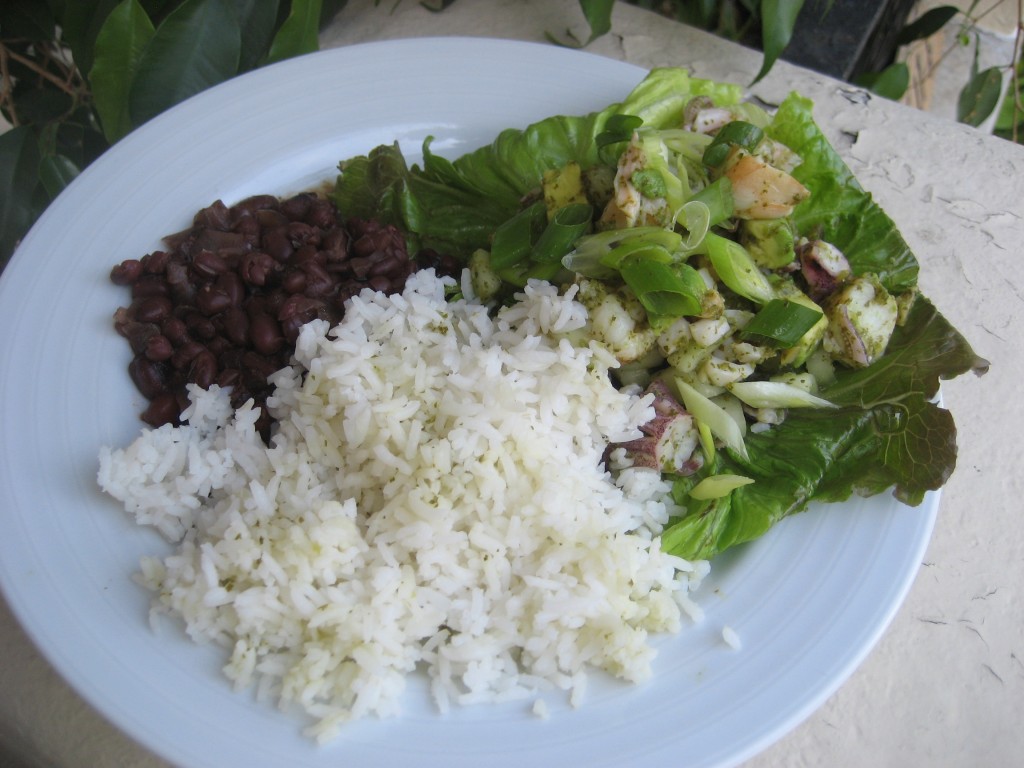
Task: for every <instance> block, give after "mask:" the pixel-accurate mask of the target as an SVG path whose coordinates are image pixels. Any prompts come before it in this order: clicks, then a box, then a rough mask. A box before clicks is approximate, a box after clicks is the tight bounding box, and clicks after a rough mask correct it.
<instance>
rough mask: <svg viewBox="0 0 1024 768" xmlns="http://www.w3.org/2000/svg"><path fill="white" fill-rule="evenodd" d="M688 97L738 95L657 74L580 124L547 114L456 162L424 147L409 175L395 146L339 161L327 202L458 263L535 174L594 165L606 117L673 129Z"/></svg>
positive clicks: (729, 99)
mask: <svg viewBox="0 0 1024 768" xmlns="http://www.w3.org/2000/svg"><path fill="white" fill-rule="evenodd" d="M697 95H710V96H711V97H712V98H714V99H715V100H716V101H717V103H720V104H725V105H729V104H735V103H737V102H738V101H739V99H740V97H741V96H742V91H741V89H740V88H739V87H738V86H735V85H730V84H724V83H715V82H713V81H710V80H701V79H699V78H694V77H691V76H690V75H689V73H688V72H687V71H686V70H683V69H678V68H669V67H665V68H659V69H655V70H652V71H651V73H650V74H649V75H648V76H647V77H646V78H644V80H643V81H642V82H641V83H640V84H639V85H638V86H637V87H636V88H635V89H634V90H633V91H632V92H631V93H630V94H628V96H627V97H626V99H625V100H624V101H623V102H621V103H615V104H611V105H609V106H608V107H606V108H605V109H603V110H600V111H598V112H593V113H590V114H587V115H581V116H567V115H555V116H552V117H549V118H545V119H544V120H540V121H538V122H536V123H533V124H531V125H529V126H527V127H526V128H522V129H520V128H508V129H506V130H504V131H502V132H501V133H500V134H499V135H498V136H497V137H496V138H495V139H494V141H493V142H492V143H490V144H487V145H485V146H483V147H480V148H479V149H476V150H474V151H472V152H469V153H467V154H465V155H462V156H461V157H459V158H457V159H455V160H447V159H445V158H443V157H441V156H439V155H436V154H434V153H433V152H431V150H430V144H431V140H430V139H428V140H427V141H425V142H424V144H423V165H422V166H417V165H413V166H411V167H410V166H408V165H407V164H406V161H405V159H404V158H403V156H402V154H401V152H400V151H399V149H398V147H396V146H391V147H378V148H377V149H375V150H373V151H372V152H370V153H369V155H366V156H359V157H355V158H352V159H350V160H346V161H343V162H342V163H341V164H340V165H339V170H340V173H339V175H338V178H337V181H336V183H335V188H334V191H333V193H332V196H333V199H334V201H335V202H336V203H337V204H338V207H339V209H340V210H341V211H342V212H343V213H344V215H345V216H349V217H356V218H369V217H370V216H374V217H376V218H378V219H379V220H381V221H383V222H385V223H389V224H393V225H395V226H396V227H398V228H399V229H401V230H402V231H404V232H406V233H407V235H408V236H409V237H410V239H411V240H412V242H413V243H414V244H416V245H417V246H420V247H431V248H434V249H435V250H439V251H440V250H444V251H447V252H448V253H450V254H451V255H453V256H456V257H459V258H462V259H463V260H466V259H468V258H469V256H470V255H471V254H472V252H473V251H474V250H476V249H477V248H487V247H489V236H490V234H491V233H492V232H493V231H494V230H495V229H497V227H498V225H499V224H501V223H502V222H504V221H506V220H507V219H510V218H511V217H512V216H513V215H515V213H516V212H517V211H518V210H519V208H520V206H521V203H522V200H523V197H524V196H526V195H528V194H530V193H532V192H534V191H536V190H538V189H539V188H540V183H541V179H542V177H543V175H544V172H545V171H547V170H553V169H557V168H562V167H563V166H565V165H566V164H568V163H570V162H576V163H579V165H580V167H581V168H584V169H588V168H591V167H593V166H594V165H596V164H598V163H599V162H601V161H602V158H601V154H600V147H599V145H598V141H597V137H598V135H599V134H600V133H601V132H602V131H603V130H604V127H605V124H606V123H607V121H608V118H609V117H611V116H612V115H636V116H638V117H640V118H641V119H642V120H643V124H644V125H647V126H650V127H654V128H668V127H673V126H676V125H678V124H679V122H680V121H681V118H682V112H683V107H684V106H685V105H686V102H688V101H689V100H690V99H691V98H693V97H694V96H697Z"/></svg>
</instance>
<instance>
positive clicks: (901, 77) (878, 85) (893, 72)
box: [855, 61, 910, 101]
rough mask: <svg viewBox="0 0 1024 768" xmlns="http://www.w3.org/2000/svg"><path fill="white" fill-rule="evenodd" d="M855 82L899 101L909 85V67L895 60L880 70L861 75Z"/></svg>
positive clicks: (887, 97)
mask: <svg viewBox="0 0 1024 768" xmlns="http://www.w3.org/2000/svg"><path fill="white" fill-rule="evenodd" d="M855 82H856V84H857V85H861V86H864V87H865V88H868V89H870V90H871V92H872V93H876V94H878V95H879V96H882V97H883V98H886V99H892V100H893V101H899V100H900V99H901V98H902V97H903V94H905V93H906V92H907V88H908V87H909V86H910V68H909V67H908V66H907V65H906V63H905V62H902V61H897V62H896V63H895V64H890V65H889V66H888V67H886V68H885V69H883V70H882V71H881V72H870V73H868V74H866V75H861V76H860V77H858V78H856V80H855Z"/></svg>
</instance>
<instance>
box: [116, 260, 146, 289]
mask: <svg viewBox="0 0 1024 768" xmlns="http://www.w3.org/2000/svg"><path fill="white" fill-rule="evenodd" d="M141 274H142V262H141V261H140V260H139V259H125V260H124V261H122V262H121V263H120V264H118V265H117V266H116V267H114V268H113V269H112V270H110V280H111V282H112V283H114V285H131V284H132V283H134V282H135V281H136V280H138V279H139V275H141Z"/></svg>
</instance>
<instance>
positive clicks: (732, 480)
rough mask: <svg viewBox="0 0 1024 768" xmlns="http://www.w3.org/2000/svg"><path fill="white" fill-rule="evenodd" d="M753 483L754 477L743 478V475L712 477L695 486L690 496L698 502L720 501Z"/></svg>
mask: <svg viewBox="0 0 1024 768" xmlns="http://www.w3.org/2000/svg"><path fill="white" fill-rule="evenodd" d="M752 482H754V479H753V478H752V477H743V476H742V475H711V476H710V477H705V478H704V479H703V480H701V481H700V482H699V483H697V484H696V485H695V486H693V488H691V489H690V496H692V497H693V498H695V499H697V500H698V501H706V500H707V499H720V498H722V497H723V496H728V495H729V494H730V493H732V492H733V491H735V490H736V489H737V488H741V487H742V486H744V485H750V484H751V483H752Z"/></svg>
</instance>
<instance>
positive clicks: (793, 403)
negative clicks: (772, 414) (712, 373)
mask: <svg viewBox="0 0 1024 768" xmlns="http://www.w3.org/2000/svg"><path fill="white" fill-rule="evenodd" d="M728 389H729V391H730V392H732V393H733V394H734V395H736V397H738V398H739V399H740V400H742V401H743V402H744V403H746V404H747V405H749V406H750V407H751V408H838V407H839V406H837V405H836V404H835V403H830V402H829V401H828V400H825V399H824V398H821V397H818V396H817V395H812V394H811V393H810V392H808V391H807V390H805V389H801V388H800V387H794V386H793V385H792V384H786V383H785V382H782V381H737V382H736V383H735V384H729V385H728Z"/></svg>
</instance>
